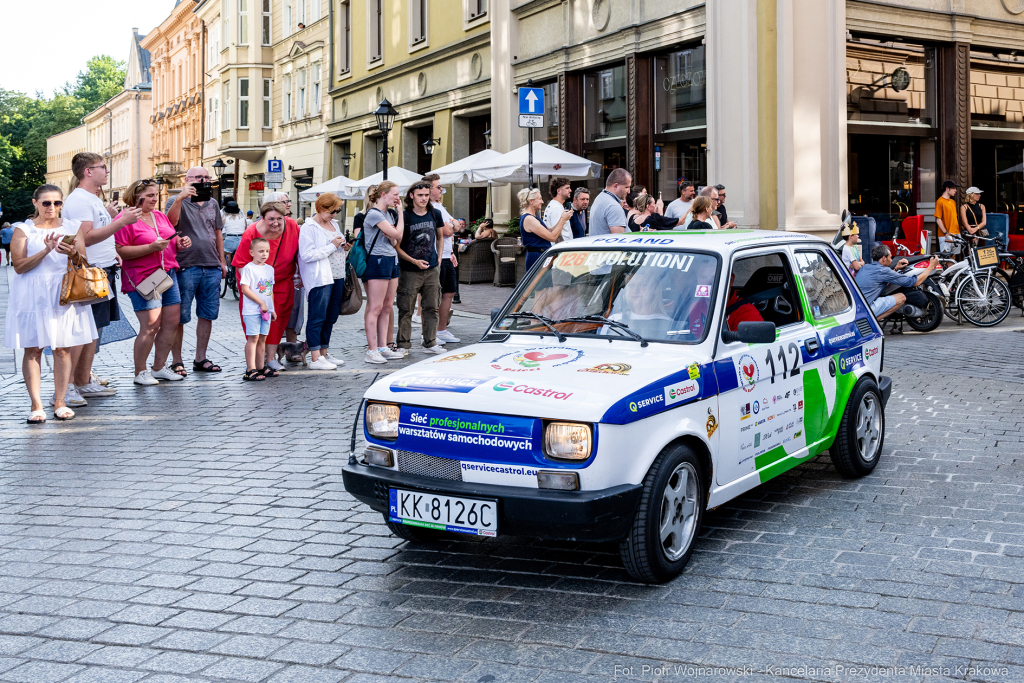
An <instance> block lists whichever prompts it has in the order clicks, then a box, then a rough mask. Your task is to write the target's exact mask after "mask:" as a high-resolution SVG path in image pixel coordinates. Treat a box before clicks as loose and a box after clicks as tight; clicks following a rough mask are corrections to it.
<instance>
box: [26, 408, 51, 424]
mask: <svg viewBox="0 0 1024 683" xmlns="http://www.w3.org/2000/svg"><path fill="white" fill-rule="evenodd" d="M36 418H42V419H41V420H38V419H36ZM25 422H27V423H29V424H30V425H41V424H43V423H44V422H46V413H45V412H43V411H42V410H33V411H32V412H31V413H29V414H28V418H26V419H25Z"/></svg>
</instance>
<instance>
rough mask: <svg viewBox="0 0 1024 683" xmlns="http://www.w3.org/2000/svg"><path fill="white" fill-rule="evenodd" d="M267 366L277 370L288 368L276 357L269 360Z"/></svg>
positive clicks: (281, 370) (282, 370)
mask: <svg viewBox="0 0 1024 683" xmlns="http://www.w3.org/2000/svg"><path fill="white" fill-rule="evenodd" d="M267 367H268V368H270V369H271V370H277V371H278V372H284V371H285V370H287V369H288V368H286V367H285V366H283V365H281V364H280V363H278V362H277V359H276V358H271V359H270V360H269V361H267Z"/></svg>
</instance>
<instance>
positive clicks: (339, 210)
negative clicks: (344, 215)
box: [331, 209, 341, 216]
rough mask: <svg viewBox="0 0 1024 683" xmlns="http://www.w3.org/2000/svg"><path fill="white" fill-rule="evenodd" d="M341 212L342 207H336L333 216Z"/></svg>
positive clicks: (332, 212)
mask: <svg viewBox="0 0 1024 683" xmlns="http://www.w3.org/2000/svg"><path fill="white" fill-rule="evenodd" d="M339 213H341V209H335V210H334V211H331V215H332V216H337V215H338V214H339Z"/></svg>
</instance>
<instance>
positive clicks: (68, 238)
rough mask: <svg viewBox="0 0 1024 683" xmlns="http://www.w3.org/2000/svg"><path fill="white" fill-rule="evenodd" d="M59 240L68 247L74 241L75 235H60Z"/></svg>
mask: <svg viewBox="0 0 1024 683" xmlns="http://www.w3.org/2000/svg"><path fill="white" fill-rule="evenodd" d="M60 241H61V242H63V243H64V244H66V245H68V246H69V247H70V246H71V245H72V244H74V243H75V236H74V235H64V237H62V238H61V240H60Z"/></svg>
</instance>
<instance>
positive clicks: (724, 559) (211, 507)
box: [0, 304, 1024, 683]
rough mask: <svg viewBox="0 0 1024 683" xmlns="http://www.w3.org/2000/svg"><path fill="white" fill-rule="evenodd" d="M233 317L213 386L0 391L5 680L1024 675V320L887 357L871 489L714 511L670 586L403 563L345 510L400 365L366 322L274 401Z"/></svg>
mask: <svg viewBox="0 0 1024 683" xmlns="http://www.w3.org/2000/svg"><path fill="white" fill-rule="evenodd" d="M226 309H227V310H226V311H225V312H223V313H222V320H221V321H218V322H217V323H216V325H215V327H214V334H215V340H214V341H215V343H214V345H213V349H214V350H213V351H211V357H212V358H213V360H215V361H216V362H219V363H221V364H223V365H224V366H225V372H224V373H222V374H220V375H206V376H198V377H196V376H192V377H190V378H189V379H188V380H187V381H185V382H181V383H176V384H174V385H161V386H159V387H153V388H136V387H134V386H132V385H131V384H130V383H129V378H130V376H131V370H130V368H129V367H128V358H129V356H130V343H122V344H115V345H111V346H107V347H104V349H103V351H102V353H101V356H100V361H101V362H102V364H103V366H102V368H101V370H102V372H103V373H104V374H107V375H111V376H114V377H115V378H116V384H117V386H118V388H119V389H120V393H119V394H118V396H116V397H114V398H110V399H95V400H94V401H92V405H90V406H89V407H88V408H83V409H81V410H79V417H78V418H77V419H76V420H75V421H73V422H71V423H68V424H58V423H55V422H53V421H51V422H50V423H48V424H47V425H45V426H42V427H29V426H28V425H25V424H23V423H22V422H21V421H22V420H23V417H24V413H25V412H26V411H27V401H26V398H25V395H24V390H23V387H21V386H20V385H18V384H15V383H11V382H7V383H6V384H4V385H2V386H0V434H2V435H3V451H2V455H0V680H2V681H10V682H17V683H51V682H53V683H56V682H58V681H68V682H73V683H122V682H123V683H134V682H136V681H144V682H146V683H174V682H176V681H196V680H202V681H245V682H250V683H255V682H257V681H271V682H273V683H340V682H343V681H344V682H345V683H371V682H378V681H410V680H415V681H466V682H471V683H472V682H475V683H488V682H492V681H493V682H496V683H497V682H504V681H536V682H551V683H555V682H557V683H563V682H568V683H576V682H581V683H582V682H593V683H599V682H604V681H610V680H646V681H653V680H666V681H669V680H670V681H682V680H691V679H693V678H694V677H695V676H694V673H695V672H694V670H693V667H694V666H697V665H700V666H703V667H709V668H711V669H712V670H711V671H710V673H708V675H706V676H701V677H700V678H701V680H774V679H778V678H779V677H780V676H781V672H780V671H779V669H781V668H783V667H787V668H790V670H789V671H788V673H790V674H792V675H793V677H795V678H807V679H814V680H818V679H822V680H866V679H872V678H874V679H884V680H887V681H892V680H896V681H905V680H913V681H920V680H928V681H941V680H944V679H945V678H949V679H958V680H964V679H969V680H993V681H1002V680H1021V679H1024V616H1022V608H1024V588H1022V587H1021V585H1020V583H1021V579H1022V578H1024V512H1022V511H1021V502H1022V492H1021V487H1022V484H1024V480H1022V476H1021V471H1022V470H1021V465H1020V462H1019V459H1020V458H1021V456H1022V454H1024V444H1022V443H1021V442H1022V435H1021V431H1020V428H1019V417H1018V416H1019V414H1020V404H1021V400H1022V398H1024V390H1022V389H1021V387H1020V382H1019V379H1020V377H1021V376H1022V375H1024V360H1022V359H1024V334H1021V333H1020V332H1019V331H1015V329H1014V328H1018V329H1019V328H1020V324H1019V322H1020V319H1019V318H1016V317H1011V319H1010V320H1009V321H1007V323H1006V324H1005V325H1004V326H1002V327H1000V328H996V329H995V330H975V329H973V328H957V327H955V326H953V325H950V324H946V325H944V326H943V327H942V328H941V329H940V330H939V331H938V332H936V333H933V334H931V335H924V336H922V335H912V334H908V335H905V336H903V337H889V338H887V339H886V348H887V353H886V368H885V369H886V372H887V374H890V375H891V376H892V377H893V379H894V392H893V396H892V399H891V401H890V403H889V407H888V411H887V416H888V425H887V431H886V447H885V454H884V456H883V459H882V462H881V464H880V466H879V467H878V469H877V470H876V471H875V473H874V474H872V475H871V476H869V477H866V478H864V479H861V480H853V481H846V480H842V479H840V478H839V477H838V476H837V474H836V473H835V471H834V470H833V468H832V467H831V464H830V462H829V460H828V458H827V457H820V458H817V459H815V460H813V461H811V462H809V463H807V464H805V465H803V466H801V467H799V468H797V469H795V470H792V471H791V472H789V473H787V474H786V475H784V476H782V477H780V478H778V479H776V480H774V481H772V482H770V483H768V484H767V485H764V486H762V487H760V488H758V489H756V490H754V491H752V492H750V493H749V494H748V495H745V496H743V497H742V498H740V499H738V500H736V501H734V502H732V503H731V504H729V505H726V506H723V507H722V508H720V509H719V510H717V511H714V512H713V513H710V514H709V515H708V516H707V518H706V525H705V528H704V530H703V533H702V538H701V540H700V542H699V546H698V549H697V551H696V553H695V554H694V556H693V559H692V561H691V563H690V565H689V567H688V568H687V570H686V572H685V573H684V574H683V575H682V576H680V577H679V578H678V579H676V580H675V581H673V582H672V583H670V584H667V585H664V586H656V587H652V586H644V585H639V584H636V583H634V582H632V581H630V580H629V579H628V577H627V576H626V574H625V572H624V571H623V569H622V566H621V563H620V561H619V557H618V554H617V548H616V547H615V546H614V545H613V544H600V545H594V544H586V543H554V542H539V541H535V540H531V539H522V538H510V537H499V538H497V539H492V540H488V541H483V542H471V541H462V542H456V541H452V542H450V543H447V544H446V545H444V546H442V547H436V546H414V545H410V544H407V543H402V542H399V541H398V540H397V539H395V538H394V537H392V536H391V535H390V534H389V533H388V530H387V528H386V527H385V526H384V525H383V524H382V520H381V517H380V515H379V514H376V513H373V512H370V511H369V510H368V509H367V508H365V507H364V506H363V505H361V504H359V503H356V502H355V501H354V500H353V499H352V498H351V497H350V496H349V495H347V494H346V493H345V491H344V488H343V486H342V480H341V466H342V463H343V462H344V461H345V460H346V458H347V455H348V451H349V435H350V429H351V424H352V420H353V416H354V410H355V409H356V406H357V405H358V403H359V400H360V397H361V394H362V391H363V389H364V388H365V386H366V385H367V384H368V383H369V381H370V380H371V378H372V377H373V373H375V372H377V371H378V370H380V369H381V368H368V367H365V366H364V365H363V364H362V362H361V354H362V347H361V343H360V341H359V339H360V335H361V324H362V321H361V316H354V317H353V318H352V319H349V318H346V319H343V321H342V323H341V327H340V329H339V331H338V334H337V337H338V338H339V339H340V340H341V342H342V344H339V348H341V355H343V356H344V357H345V358H347V359H348V361H349V363H348V365H346V366H345V368H344V371H339V372H336V373H321V374H316V373H314V372H312V371H303V370H291V371H289V372H287V373H285V374H284V375H283V376H282V377H279V378H277V379H274V380H270V381H267V382H264V383H261V384H253V383H243V382H241V381H239V376H240V373H241V371H242V369H243V364H242V361H241V341H242V340H241V335H240V334H239V329H238V322H237V318H236V317H235V316H236V314H235V313H234V311H233V310H232V309H231V306H230V305H227V304H226ZM482 329H483V321H482V320H479V319H470V318H462V317H460V318H457V319H456V321H455V322H454V323H453V324H452V330H453V331H454V332H455V333H456V334H463V335H465V336H466V337H467V339H471V338H473V334H476V335H479V333H480V330H482ZM422 357H423V356H421V355H414V359H418V358H422ZM966 365H970V367H965V366H966ZM389 369H393V367H392V366H391V365H389V366H385V367H384V368H383V370H384V371H387V370H389ZM645 666H647V667H654V669H644V668H643V667H645ZM840 666H841V667H843V669H842V670H839V669H838V667H840ZM676 667H678V668H676ZM687 667H690V668H687ZM743 667H747V668H748V669H747V670H746V671H745V672H742V671H741V669H742V668H743ZM796 667H804V668H796ZM855 667H908V668H909V667H945V668H946V669H945V670H944V671H941V672H940V673H942V674H945V675H937V676H927V675H925V674H924V673H922V670H920V669H916V670H909V669H905V670H904V671H903V672H902V675H893V676H889V675H885V674H887V673H889V672H888V671H887V670H886V669H884V668H882V669H879V670H872V669H868V670H867V671H865V673H867V674H868V675H867V676H866V677H861V676H859V675H858V674H859V673H860V672H857V671H854V672H852V673H851V672H850V671H849V669H850V668H855ZM957 667H961V668H957ZM962 667H974V668H975V673H972V674H969V673H966V669H964V668H962ZM751 671H752V672H754V673H752V674H751V673H750V672H751ZM977 671H982V673H977ZM697 673H700V672H697ZM742 673H746V674H748V675H741V674H742Z"/></svg>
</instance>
